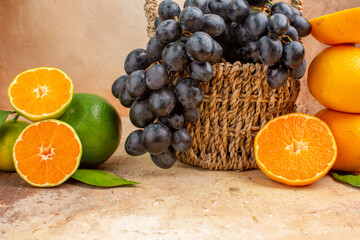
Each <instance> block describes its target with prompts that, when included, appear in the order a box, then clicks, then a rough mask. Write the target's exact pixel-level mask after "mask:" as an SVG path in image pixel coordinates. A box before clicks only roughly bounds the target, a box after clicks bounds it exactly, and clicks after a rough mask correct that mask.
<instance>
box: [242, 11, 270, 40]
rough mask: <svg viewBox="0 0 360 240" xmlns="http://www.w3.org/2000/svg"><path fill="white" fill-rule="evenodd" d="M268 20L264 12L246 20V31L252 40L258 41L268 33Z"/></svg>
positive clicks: (252, 14) (253, 14) (250, 16)
mask: <svg viewBox="0 0 360 240" xmlns="http://www.w3.org/2000/svg"><path fill="white" fill-rule="evenodd" d="M267 23H268V18H267V16H266V14H265V13H263V12H253V13H251V14H250V15H249V16H248V17H247V18H246V20H245V29H246V32H247V34H248V36H249V38H250V39H252V40H255V41H256V40H258V39H260V38H261V37H262V36H264V35H265V34H266V33H267Z"/></svg>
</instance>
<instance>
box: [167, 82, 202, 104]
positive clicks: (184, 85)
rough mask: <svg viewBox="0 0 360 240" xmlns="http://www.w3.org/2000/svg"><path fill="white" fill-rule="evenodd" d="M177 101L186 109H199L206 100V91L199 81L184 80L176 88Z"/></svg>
mask: <svg viewBox="0 0 360 240" xmlns="http://www.w3.org/2000/svg"><path fill="white" fill-rule="evenodd" d="M174 94H175V97H176V99H177V100H178V101H179V102H180V103H181V105H182V106H183V107H184V108H196V107H199V106H200V104H201V102H202V100H203V99H204V90H203V89H202V87H201V85H200V84H199V82H198V81H195V80H193V79H191V78H184V79H182V80H181V81H180V82H178V84H176V86H175V88H174Z"/></svg>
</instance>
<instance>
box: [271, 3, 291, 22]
mask: <svg viewBox="0 0 360 240" xmlns="http://www.w3.org/2000/svg"><path fill="white" fill-rule="evenodd" d="M275 13H282V14H284V15H285V16H287V17H288V18H289V21H290V22H292V21H294V13H293V11H292V10H291V7H290V5H289V4H287V3H285V2H277V3H275V4H274V5H273V6H272V7H271V14H272V15H273V14H275Z"/></svg>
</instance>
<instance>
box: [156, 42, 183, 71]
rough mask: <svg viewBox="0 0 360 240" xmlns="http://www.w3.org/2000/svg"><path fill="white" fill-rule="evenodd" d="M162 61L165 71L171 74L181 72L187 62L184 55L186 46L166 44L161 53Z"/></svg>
mask: <svg viewBox="0 0 360 240" xmlns="http://www.w3.org/2000/svg"><path fill="white" fill-rule="evenodd" d="M162 60H163V62H164V66H165V68H166V69H167V70H169V71H171V72H180V71H183V70H184V69H185V68H186V66H187V63H188V60H189V58H188V55H187V54H186V45H185V44H184V43H181V42H172V43H170V44H168V45H167V46H166V47H165V48H164V50H163V52H162Z"/></svg>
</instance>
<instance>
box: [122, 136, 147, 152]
mask: <svg viewBox="0 0 360 240" xmlns="http://www.w3.org/2000/svg"><path fill="white" fill-rule="evenodd" d="M142 132H143V130H136V131H133V132H132V133H130V135H129V136H128V137H127V138H126V141H125V151H126V152H127V154H129V155H130V156H140V155H143V154H145V153H146V150H145V148H144V146H143V144H142V140H141V135H142Z"/></svg>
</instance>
